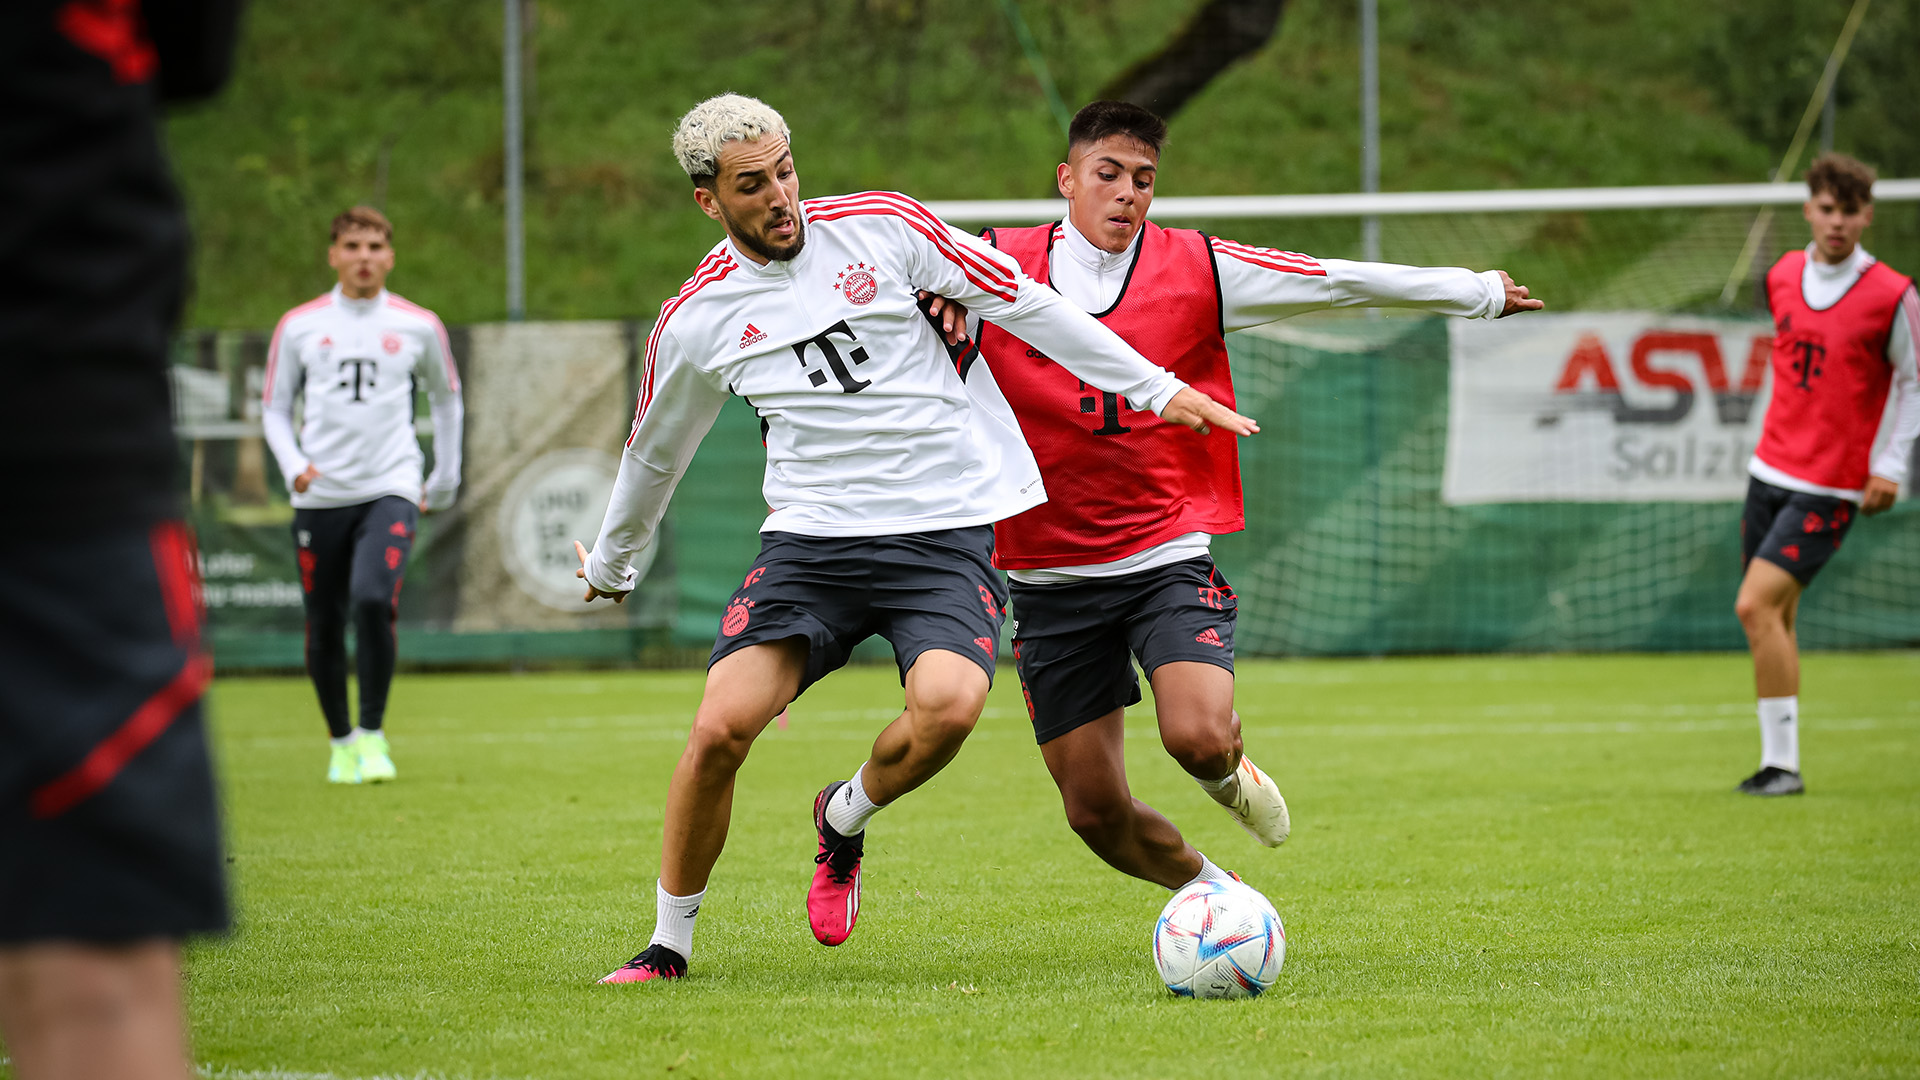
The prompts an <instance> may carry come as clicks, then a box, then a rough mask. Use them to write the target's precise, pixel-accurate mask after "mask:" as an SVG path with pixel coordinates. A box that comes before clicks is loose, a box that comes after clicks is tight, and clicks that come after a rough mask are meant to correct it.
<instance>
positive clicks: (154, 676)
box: [0, 523, 227, 944]
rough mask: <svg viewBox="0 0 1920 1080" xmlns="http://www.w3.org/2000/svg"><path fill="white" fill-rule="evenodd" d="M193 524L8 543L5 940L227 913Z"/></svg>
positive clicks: (101, 932)
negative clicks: (204, 715) (203, 702)
mask: <svg viewBox="0 0 1920 1080" xmlns="http://www.w3.org/2000/svg"><path fill="white" fill-rule="evenodd" d="M193 559H194V546H193V539H192V535H191V533H189V532H188V530H187V529H186V527H185V526H182V525H179V524H174V523H167V524H161V525H157V526H153V527H152V528H142V527H139V526H134V527H131V528H116V529H111V530H104V531H100V532H95V533H92V534H88V535H84V536H82V537H80V538H78V539H66V540H63V541H61V542H59V543H48V542H45V541H41V540H27V541H14V542H9V543H7V544H6V546H5V548H4V550H0V944H22V943H26V942H33V941H48V940H69V941H86V942H99V943H111V942H123V941H134V940H139V939H145V938H155V937H167V938H179V937H184V936H186V935H188V934H194V933H203V932H209V931H220V930H224V929H226V927H227V892H226V880H225V873H224V871H225V865H224V856H223V850H222V845H221V840H220V829H219V819H218V815H217V812H216V808H215V802H214V788H213V771H212V768H211V766H210V764H209V762H208V758H207V736H206V730H205V727H204V726H203V724H202V722H201V709H200V697H201V693H202V691H203V690H204V689H205V687H206V684H207V680H208V678H209V677H210V676H211V674H212V670H213V664H212V660H211V658H210V657H209V656H208V655H207V653H206V652H205V651H204V650H203V649H202V648H201V644H200V622H201V616H200V596H199V583H198V581H197V580H196V577H195V575H194V571H193Z"/></svg>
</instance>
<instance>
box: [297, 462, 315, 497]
mask: <svg viewBox="0 0 1920 1080" xmlns="http://www.w3.org/2000/svg"><path fill="white" fill-rule="evenodd" d="M318 479H320V470H319V469H318V468H315V467H314V465H313V463H312V462H308V463H307V471H306V472H303V473H301V474H300V475H299V476H296V477H294V478H293V491H294V494H296V495H304V494H306V492H307V489H308V488H310V487H312V486H313V482H314V481H315V480H318Z"/></svg>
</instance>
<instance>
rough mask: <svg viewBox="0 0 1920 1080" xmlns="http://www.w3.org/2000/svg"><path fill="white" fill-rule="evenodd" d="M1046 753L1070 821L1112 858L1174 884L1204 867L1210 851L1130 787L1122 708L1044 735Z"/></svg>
mask: <svg viewBox="0 0 1920 1080" xmlns="http://www.w3.org/2000/svg"><path fill="white" fill-rule="evenodd" d="M1040 756H1041V757H1042V758H1044V759H1045V760H1046V763H1047V771H1048V772H1050V773H1052V774H1053V782H1054V785H1055V786H1056V787H1058V788H1059V789H1060V799H1061V802H1062V803H1063V804H1065V807H1066V811H1067V825H1068V826H1069V827H1071V828H1072V829H1073V831H1074V832H1075V833H1077V834H1079V837H1080V839H1081V840H1083V841H1085V842H1086V845H1087V847H1089V848H1091V849H1092V850H1093V853H1094V854H1095V855H1098V856H1100V858H1101V859H1103V860H1104V861H1105V862H1106V864H1107V865H1108V866H1111V867H1113V868H1114V869H1115V870H1118V871H1120V872H1121V873H1123V874H1128V875H1131V876H1133V877H1137V878H1140V879H1142V880H1144V881H1151V882H1153V883H1154V884H1156V885H1161V886H1164V887H1166V888H1169V889H1177V888H1179V887H1180V886H1182V885H1184V884H1186V883H1187V882H1189V881H1192V880H1193V879H1194V878H1195V877H1197V876H1198V875H1199V874H1200V872H1201V869H1202V868H1203V867H1204V866H1205V864H1206V860H1205V858H1204V857H1203V856H1202V855H1201V854H1200V853H1199V852H1198V851H1195V850H1194V849H1193V847H1192V845H1190V844H1188V843H1187V841H1186V840H1185V838H1183V837H1182V836H1181V835H1180V830H1179V829H1176V828H1174V826H1173V822H1171V821H1168V820H1167V819H1166V818H1165V817H1163V816H1162V815H1161V814H1160V812H1159V811H1157V810H1155V809H1154V808H1153V807H1151V806H1148V805H1147V804H1146V803H1143V802H1141V801H1140V800H1139V799H1136V798H1134V797H1133V792H1132V790H1131V789H1129V788H1128V787H1127V762H1126V727H1125V711H1124V710H1121V709H1115V710H1113V711H1112V712H1110V713H1108V714H1107V715H1105V716H1103V717H1101V718H1100V719H1098V720H1095V721H1093V722H1091V723H1087V724H1082V725H1080V726H1079V727H1077V728H1074V729H1073V730H1072V731H1069V732H1067V733H1066V734H1064V735H1060V736H1058V737H1056V738H1053V739H1049V740H1047V741H1046V742H1044V743H1041V744H1040Z"/></svg>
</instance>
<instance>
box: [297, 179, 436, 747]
mask: <svg viewBox="0 0 1920 1080" xmlns="http://www.w3.org/2000/svg"><path fill="white" fill-rule="evenodd" d="M332 231H333V240H332V243H331V245H330V246H329V247H328V248H327V263H328V265H330V266H332V267H333V269H334V272H335V273H337V274H338V275H339V277H340V281H339V284H337V285H335V286H334V287H333V290H332V291H331V292H327V293H323V294H322V295H320V296H318V297H316V298H314V299H312V300H309V301H307V302H306V303H304V304H301V305H300V306H299V307H297V308H294V309H293V310H292V311H289V312H287V313H286V314H285V315H283V316H281V318H280V325H279V326H277V327H275V328H274V331H273V342H272V343H271V344H270V345H269V346H268V347H267V386H266V392H265V398H266V408H265V409H264V410H263V412H262V414H261V419H262V423H263V426H265V428H266V434H267V445H268V446H270V447H272V448H273V457H274V460H275V461H278V462H279V463H280V471H281V472H282V473H283V474H285V476H286V481H287V491H288V492H289V493H290V494H289V497H290V498H291V499H292V501H293V541H294V545H295V551H294V554H295V557H296V558H297V559H298V560H299V564H300V589H301V592H302V594H303V595H304V597H305V599H306V605H307V656H306V659H307V674H308V675H309V676H311V677H312V678H313V688H314V691H315V692H316V693H318V694H319V696H320V712H321V714H322V715H323V716H325V717H326V721H327V733H328V736H329V737H330V738H331V739H332V742H333V751H332V758H331V760H330V761H329V762H328V765H327V779H328V780H329V781H331V782H333V783H336V784H358V783H362V782H366V783H379V782H382V781H386V780H392V779H393V778H394V767H393V758H392V756H391V754H390V753H389V751H388V746H387V736H386V730H385V726H384V721H385V718H386V712H387V690H388V689H389V688H390V687H391V686H392V685H393V665H394V654H395V652H396V650H397V648H398V644H399V643H398V642H397V641H396V640H395V638H394V629H393V620H394V617H395V616H396V615H398V614H399V608H400V585H401V581H402V578H403V576H404V575H405V573H406V565H407V554H408V553H409V552H410V551H411V550H412V549H413V533H414V527H415V526H416V525H417V524H418V523H419V519H420V511H421V510H422V509H423V508H424V509H425V510H427V511H428V512H432V511H435V510H444V509H446V508H447V507H449V506H452V505H453V498H454V495H455V493H456V492H458V491H459V488H460V430H461V426H462V417H463V415H464V414H463V412H462V407H461V402H460V375H459V372H458V371H457V370H456V369H455V367H454V363H453V348H452V347H451V346H450V345H449V344H448V341H447V328H446V327H444V326H442V325H440V317H439V316H437V315H435V314H434V313H433V312H431V311H428V310H427V309H426V308H423V307H421V306H420V305H418V304H415V303H412V302H410V301H407V300H403V299H401V298H400V297H398V296H396V295H394V294H393V293H390V292H388V291H387V275H388V273H390V272H391V271H392V270H393V226H392V225H391V224H390V223H389V222H388V221H387V219H386V216H385V215H383V214H381V213H380V211H378V210H375V209H373V208H372V207H367V206H356V207H354V208H353V209H351V210H348V211H346V212H345V213H343V214H341V215H340V216H338V217H336V218H334V219H333V230H332ZM416 385H418V386H422V387H425V389H426V391H427V400H428V402H429V408H430V409H431V410H432V415H433V474H432V475H431V476H428V477H427V478H426V479H424V480H422V479H421V470H422V466H423V465H424V464H425V460H426V456H425V455H424V454H422V453H421V452H420V441H419V439H418V438H416V437H415V435H414V431H413V412H414V403H413V395H414V388H415V386H416ZM296 395H298V396H300V397H302V398H303V399H304V400H305V402H306V418H305V420H304V422H303V423H302V424H301V426H300V433H299V435H298V436H297V437H296V436H295V434H294V431H293V401H294V397H295V396H296ZM349 623H351V624H352V625H353V631H354V635H355V648H354V652H355V659H356V660H357V661H358V664H357V666H358V667H359V674H360V725H359V726H358V727H355V726H354V724H353V720H352V719H351V717H350V715H349V713H348V712H347V625H348V624H349Z"/></svg>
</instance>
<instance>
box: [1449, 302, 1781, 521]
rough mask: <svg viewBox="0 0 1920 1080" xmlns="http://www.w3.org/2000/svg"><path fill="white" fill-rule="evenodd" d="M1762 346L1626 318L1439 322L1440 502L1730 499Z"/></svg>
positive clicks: (1747, 330)
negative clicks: (1443, 455) (1444, 333)
mask: <svg viewBox="0 0 1920 1080" xmlns="http://www.w3.org/2000/svg"><path fill="white" fill-rule="evenodd" d="M1772 333H1773V327H1772V325H1771V324H1770V323H1768V322H1767V321H1765V320H1763V319H1710V318H1698V317H1690V316H1677V315H1661V314H1653V313H1638V312H1629V313H1606V314H1592V315H1586V314H1570V315H1551V314H1546V315H1527V316H1524V317H1521V318H1513V319H1502V320H1500V321H1498V322H1467V321H1464V320H1453V321H1451V323H1450V325H1449V336H1450V342H1449V344H1450V377H1449V389H1450V397H1449V401H1450V407H1449V415H1448V424H1447V460H1446V473H1445V479H1444V482H1443V492H1444V497H1445V500H1446V502H1447V503H1449V504H1454V505H1460V504H1472V503H1507V502H1731V501H1738V500H1740V499H1741V498H1742V497H1744V495H1745V492H1746V486H1747V461H1748V459H1749V458H1750V457H1752V455H1753V448H1754V446H1755V445H1756V444H1757V443H1758V442H1759V440H1760V423H1761V420H1762V419H1763V418H1764V417H1765V415H1766V408H1767V399H1768V394H1769V392H1770V390H1771V388H1772V387H1771V379H1770V376H1769V372H1770V364H1769V350H1770V347H1771V341H1772Z"/></svg>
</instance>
